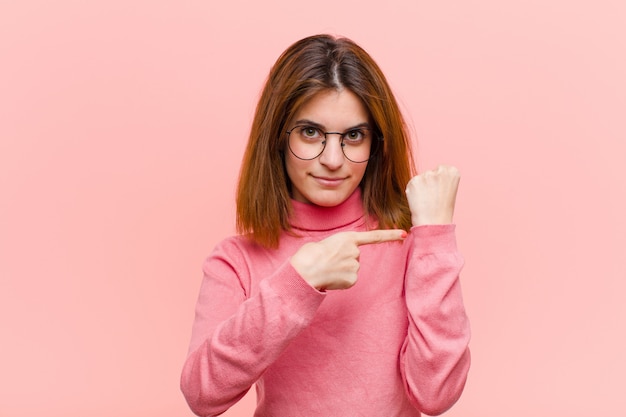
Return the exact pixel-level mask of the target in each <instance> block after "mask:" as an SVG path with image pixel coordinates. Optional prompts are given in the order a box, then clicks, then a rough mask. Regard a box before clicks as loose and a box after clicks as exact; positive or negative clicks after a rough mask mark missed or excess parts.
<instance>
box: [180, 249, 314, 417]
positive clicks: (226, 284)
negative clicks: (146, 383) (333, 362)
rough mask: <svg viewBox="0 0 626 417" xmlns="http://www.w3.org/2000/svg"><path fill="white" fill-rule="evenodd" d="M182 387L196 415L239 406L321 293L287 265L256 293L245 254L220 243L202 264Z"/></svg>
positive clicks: (307, 320) (306, 320)
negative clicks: (200, 282)
mask: <svg viewBox="0 0 626 417" xmlns="http://www.w3.org/2000/svg"><path fill="white" fill-rule="evenodd" d="M203 271H204V278H203V281H202V285H201V288H200V294H199V297H198V302H197V305H196V317H195V320H194V325H193V329H192V336H191V343H190V348H189V354H188V356H187V359H186V361H185V364H184V367H183V371H182V375H181V390H182V392H183V394H184V396H185V399H186V400H187V403H188V404H189V407H190V408H191V410H192V411H193V412H194V413H195V414H197V415H199V416H216V415H219V414H221V413H223V412H224V411H226V410H227V409H228V408H229V407H231V406H232V405H233V404H235V403H236V402H237V401H239V400H240V399H241V398H242V397H243V396H244V395H245V394H246V392H247V391H248V390H249V389H250V387H251V386H252V385H253V384H254V383H255V382H256V381H257V380H258V379H259V377H260V376H261V375H262V374H263V372H264V371H265V369H267V367H268V366H269V365H271V364H272V363H273V362H274V361H275V360H276V359H277V358H278V357H279V356H280V354H281V353H282V352H283V351H284V349H285V348H286V347H287V346H288V344H289V343H290V341H291V340H293V338H294V337H295V336H296V335H297V334H298V333H299V332H300V331H301V330H302V329H304V328H305V327H306V326H308V324H309V323H310V322H311V320H312V319H313V316H314V314H315V312H316V310H317V308H318V307H319V305H320V304H321V302H322V300H323V299H324V294H323V293H320V292H318V291H316V290H315V289H314V288H313V287H311V286H310V285H308V284H307V283H306V282H305V281H304V280H303V279H302V278H301V277H300V276H299V275H298V274H297V272H296V271H295V270H294V269H293V267H292V266H291V264H290V263H289V262H287V261H286V262H285V263H283V264H282V265H281V266H280V267H278V268H277V270H276V271H275V272H274V273H273V274H271V275H270V276H268V277H266V278H264V279H263V280H262V281H261V282H260V284H259V286H258V290H252V289H251V284H250V282H251V279H250V275H249V272H248V268H247V267H246V262H245V261H244V255H243V253H242V252H241V251H240V249H239V248H238V247H237V246H236V245H235V244H232V242H231V244H230V245H229V244H222V245H221V246H219V247H218V248H216V250H215V251H214V253H213V254H212V255H211V256H210V257H209V258H208V259H207V261H206V262H205V264H204V267H203Z"/></svg>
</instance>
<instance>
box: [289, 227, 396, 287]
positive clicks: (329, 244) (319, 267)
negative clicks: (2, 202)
mask: <svg viewBox="0 0 626 417" xmlns="http://www.w3.org/2000/svg"><path fill="white" fill-rule="evenodd" d="M406 235H407V234H406V232H405V231H404V230H370V231H367V232H340V233H336V234H334V235H332V236H329V237H327V238H326V239H324V240H321V241H319V242H311V243H306V244H304V245H302V247H301V248H300V249H298V251H297V252H296V253H295V254H294V255H293V256H292V257H291V260H290V262H291V265H292V266H293V267H294V269H295V270H296V271H297V272H298V273H299V274H300V276H301V277H302V278H304V280H305V281H306V282H308V283H309V284H310V285H311V286H312V287H314V288H316V289H318V290H321V291H324V290H342V289H346V288H350V287H352V286H353V285H354V284H355V283H356V280H357V271H358V270H359V254H360V251H359V246H361V245H368V244H372V243H382V242H390V241H394V240H404V238H405V237H406Z"/></svg>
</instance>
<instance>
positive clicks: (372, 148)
mask: <svg viewBox="0 0 626 417" xmlns="http://www.w3.org/2000/svg"><path fill="white" fill-rule="evenodd" d="M299 127H302V128H304V127H310V128H313V129H317V130H318V131H319V132H320V133H322V134H323V135H324V140H323V141H322V150H321V151H320V153H318V154H317V155H315V156H314V157H313V158H302V157H300V156H298V155H296V153H295V152H294V151H293V149H291V143H290V142H289V138H290V136H291V132H293V131H294V130H296V129H297V128H299ZM358 129H367V130H369V131H370V132H372V142H371V143H370V154H369V157H368V158H367V159H366V160H364V161H354V160H352V159H350V158H348V155H346V151H345V150H344V149H345V143H343V140H344V138H345V136H346V135H347V134H348V133H350V132H352V131H354V130H358ZM285 133H287V147H288V148H289V152H291V154H292V155H293V156H295V157H296V158H298V159H300V160H302V161H312V160H314V159H315V158H319V157H320V156H321V155H322V154H323V153H324V150H325V149H326V142H328V135H339V137H340V139H341V153H343V156H344V157H345V158H346V159H347V160H348V161H350V162H353V163H355V164H362V163H364V162H367V161H369V160H370V159H372V156H374V155H375V154H376V150H377V149H378V144H379V142H382V141H383V140H384V138H383V136H382V135H378V134H377V133H376V131H375V130H374V129H372V128H371V127H365V126H363V127H360V128H354V129H348V130H346V131H345V132H324V131H323V130H322V129H320V128H319V127H316V126H310V125H306V124H301V125H295V126H294V127H292V128H291V129H290V130H287V131H286V132H285ZM374 141H376V143H375V142H374ZM375 145H376V146H375Z"/></svg>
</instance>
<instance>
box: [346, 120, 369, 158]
mask: <svg viewBox="0 0 626 417" xmlns="http://www.w3.org/2000/svg"><path fill="white" fill-rule="evenodd" d="M341 146H342V149H343V154H344V155H345V156H346V158H348V159H349V160H350V161H352V162H365V161H367V160H368V159H369V158H370V156H371V151H372V150H373V149H372V132H371V131H370V130H369V129H367V128H364V127H360V128H358V129H353V130H349V131H347V132H346V133H344V134H343V135H342V142H341Z"/></svg>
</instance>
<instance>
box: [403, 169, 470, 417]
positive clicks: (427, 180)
mask: <svg viewBox="0 0 626 417" xmlns="http://www.w3.org/2000/svg"><path fill="white" fill-rule="evenodd" d="M458 183H459V174H458V171H457V170H456V168H453V167H446V166H440V167H439V168H438V169H437V170H435V171H429V172H426V173H424V174H421V175H419V176H417V177H415V178H413V179H412V180H411V182H410V183H409V185H408V186H407V197H408V199H409V205H410V207H411V213H412V220H413V226H414V227H413V228H412V230H411V233H410V234H409V237H408V239H407V241H406V242H405V244H408V245H409V246H408V248H409V249H408V262H407V271H406V277H405V291H406V293H405V295H406V303H407V309H408V315H409V317H408V318H409V329H408V335H407V338H406V340H405V343H404V345H403V347H402V351H401V357H400V360H401V372H402V376H403V379H404V383H405V387H406V390H407V393H408V395H409V398H410V399H411V401H412V402H413V404H414V405H415V406H416V407H417V408H418V409H419V410H420V411H422V412H424V413H426V414H429V415H438V414H441V413H443V412H444V411H446V410H447V409H449V408H450V407H451V406H452V405H453V404H454V403H455V402H456V401H457V400H458V399H459V397H460V396H461V393H462V391H463V388H464V386H465V381H466V379H467V374H468V371H469V367H470V353H469V347H468V345H469V339H470V326H469V320H468V318H467V315H466V313H465V307H464V304H463V297H462V294H461V284H460V281H459V274H460V271H461V268H462V267H463V258H462V256H461V255H460V253H459V251H458V249H457V245H456V237H455V226H454V225H453V224H452V215H453V212H454V204H455V199H456V192H457V188H458Z"/></svg>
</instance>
